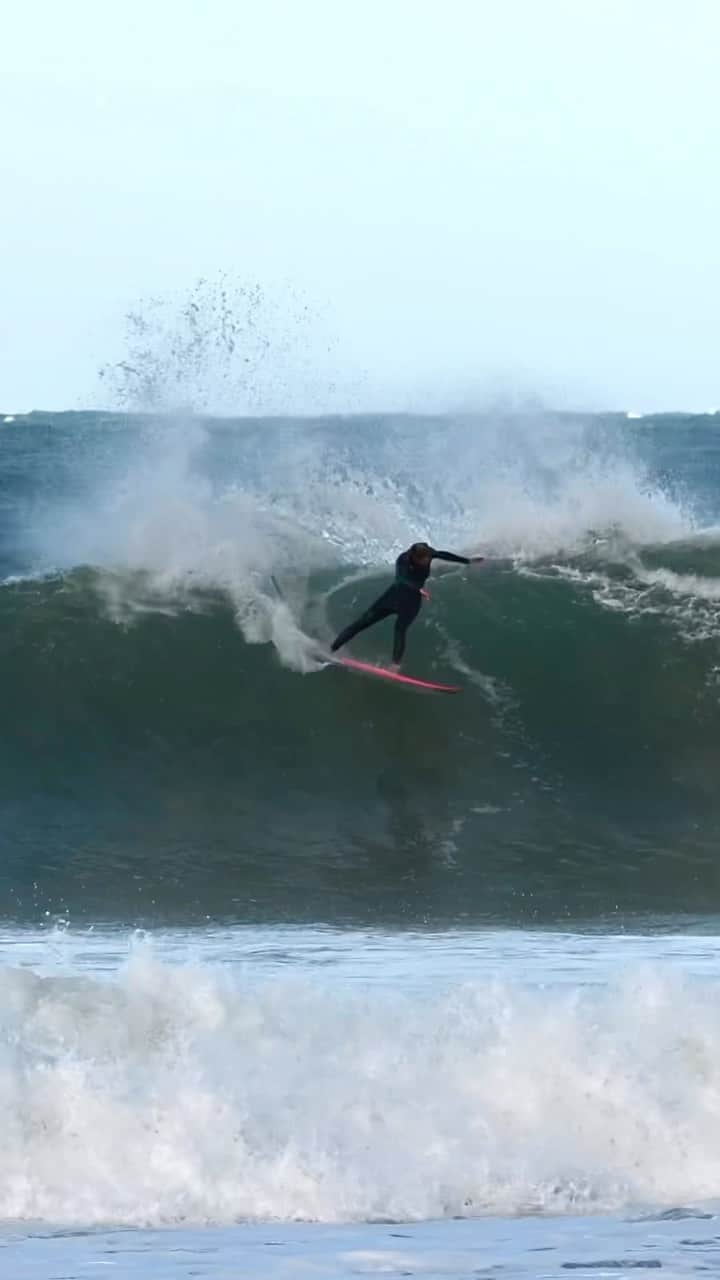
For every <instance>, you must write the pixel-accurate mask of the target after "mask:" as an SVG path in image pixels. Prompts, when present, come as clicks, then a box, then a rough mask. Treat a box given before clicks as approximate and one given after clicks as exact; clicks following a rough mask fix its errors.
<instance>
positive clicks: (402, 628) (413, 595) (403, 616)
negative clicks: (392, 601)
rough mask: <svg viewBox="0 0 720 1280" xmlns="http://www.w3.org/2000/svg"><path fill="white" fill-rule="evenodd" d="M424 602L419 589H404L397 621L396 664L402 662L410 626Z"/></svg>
mask: <svg viewBox="0 0 720 1280" xmlns="http://www.w3.org/2000/svg"><path fill="white" fill-rule="evenodd" d="M421 604H422V596H421V595H420V592H419V591H412V592H410V591H403V593H402V597H401V599H400V601H399V604H398V611H397V615H398V616H397V622H396V623H395V639H394V643H393V656H392V660H393V662H394V664H395V665H396V666H399V665H400V663H401V662H402V657H403V654H404V652H405V635H406V632H407V629H408V627H409V626H410V624H411V623H413V622H414V621H415V619H416V618H417V616H418V614H419V612H420V605H421Z"/></svg>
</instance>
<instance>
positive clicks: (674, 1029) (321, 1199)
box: [0, 413, 720, 1278]
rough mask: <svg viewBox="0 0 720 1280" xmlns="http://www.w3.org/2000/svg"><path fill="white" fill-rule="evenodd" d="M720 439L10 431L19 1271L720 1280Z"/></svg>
mask: <svg viewBox="0 0 720 1280" xmlns="http://www.w3.org/2000/svg"><path fill="white" fill-rule="evenodd" d="M717 424H718V419H717V417H715V416H712V415H710V416H707V417H693V418H688V417H679V416H676V415H663V416H658V417H656V418H645V419H639V420H627V419H626V418H625V417H624V416H623V415H604V416H603V415H586V416H582V415H552V414H540V413H536V414H520V413H505V414H502V413H493V414H484V415H463V416H455V417H449V416H448V417H435V418H429V417H428V418H418V417H411V416H405V417H402V416H400V417H392V418H389V417H382V416H371V415H370V416H365V417H348V418H335V419H273V420H268V419H265V420H260V419H258V420H238V421H233V420H228V419H224V420H210V419H208V420H206V419H202V418H199V417H197V416H190V415H186V416H183V415H180V414H172V415H170V414H164V415H156V416H153V415H139V414H122V415H111V414H101V413H71V414H44V413H34V414H29V415H25V416H15V417H11V415H6V416H5V420H4V421H3V418H2V415H0V708H1V709H2V710H1V712H0V842H1V852H2V858H1V859H0V904H1V905H0V965H1V966H2V983H1V984H0V1090H1V1091H2V1101H3V1107H2V1114H3V1117H4V1123H3V1127H2V1136H1V1137H0V1144H2V1146H1V1149H2V1157H3V1158H2V1160H1V1161H0V1246H1V1248H0V1273H1V1274H3V1275H8V1276H14V1275H16V1274H17V1275H19V1274H23V1275H25V1274H27V1275H30V1276H38V1277H39V1276H43V1277H46V1276H47V1277H50V1276H53V1277H58V1278H59V1277H60V1276H63V1277H68V1278H69V1277H80V1276H87V1275H91V1274H97V1270H98V1267H105V1268H106V1269H107V1270H108V1271H109V1273H110V1274H111V1275H114V1276H124V1275H127V1276H140V1275H142V1276H157V1277H161V1276H162V1277H165V1276H168V1277H184V1276H190V1275H208V1276H230V1275H233V1276H235V1275H249V1276H255V1275H257V1276H268V1277H270V1276H281V1275H282V1276H288V1275H293V1276H294V1275H308V1276H350V1275H374V1274H390V1275H421V1276H453V1277H455V1276H471V1275H472V1276H475V1275H490V1274H494V1273H495V1272H498V1273H500V1272H502V1273H503V1274H505V1275H507V1276H509V1277H513V1276H555V1275H557V1276H564V1275H566V1274H567V1273H568V1272H569V1271H573V1270H575V1271H578V1272H580V1273H581V1274H582V1273H583V1272H587V1273H588V1274H590V1273H592V1274H605V1275H613V1276H620V1275H625V1274H628V1275H629V1274H630V1273H631V1272H634V1271H635V1270H637V1269H660V1268H661V1269H662V1270H663V1271H664V1273H665V1274H666V1275H678V1276H680V1275H690V1274H691V1273H692V1274H694V1273H695V1272H697V1271H700V1270H711V1271H712V1270H716V1269H717V1268H718V1249H719V1244H718V1242H719V1241H720V1227H718V1217H717V1214H718V1206H719V1205H720V1071H719V1069H718V1065H717V1064H718V1057H719V1052H720V1017H719V1016H718V999H717V996H718V982H719V980H720V964H719V963H718V947H719V944H720V880H719V877H718V871H717V865H718V862H717V858H718V855H717V846H718V839H717V837H718V832H719V831H720V799H719V798H718V786H717V779H718V773H719V771H718V764H719V763H720V745H719V744H720V737H719V734H718V730H719V729H720V709H719V707H718V692H719V689H720V683H719V682H720V526H719V524H718V516H719V515H720V446H719V442H718V425H717ZM416 538H427V539H429V540H430V541H431V542H432V543H433V544H434V545H436V546H445V547H448V548H449V549H452V550H462V551H468V552H470V553H481V554H484V555H485V556H486V557H487V559H486V562H485V563H484V564H483V565H482V566H477V567H471V568H462V569H459V570H456V569H448V570H447V571H446V572H442V571H441V570H439V569H436V570H435V571H434V572H433V576H432V579H431V583H430V585H431V587H432V601H431V602H430V603H429V604H428V605H426V606H425V607H424V608H423V611H422V614H421V616H420V618H419V620H418V622H417V623H416V624H415V626H414V627H413V629H412V630H411V632H410V636H409V643H408V653H407V658H406V669H407V671H408V672H409V673H411V674H417V675H421V676H422V675H429V676H434V677H436V678H438V679H445V680H449V681H451V682H452V683H459V684H461V685H462V686H463V692H462V693H461V695H460V696H459V697H457V698H453V699H442V698H432V697H422V696H417V695H414V694H409V693H407V692H404V691H402V690H395V689H392V688H387V687H385V686H384V685H382V684H380V683H375V682H372V681H370V680H367V679H363V678H359V677H356V676H351V675H349V674H348V673H345V672H342V671H339V670H337V669H324V668H323V667H322V664H321V663H320V662H319V661H318V659H317V649H318V642H320V644H321V645H324V644H326V643H327V641H328V640H329V638H330V637H331V636H332V635H333V634H334V631H335V630H337V629H339V627H340V626H342V625H344V624H345V622H346V621H347V620H348V619H349V618H350V617H351V616H352V615H353V613H354V612H355V611H359V610H360V609H361V608H363V607H365V605H366V603H368V602H369V601H370V600H372V598H373V597H374V595H375V594H378V593H379V592H380V591H381V590H382V589H383V587H384V585H385V584H386V582H387V580H388V575H389V573H390V572H391V566H392V560H393V558H394V556H395V555H397V553H398V552H399V551H400V550H401V549H402V548H403V547H405V546H407V545H408V543H409V542H411V541H413V540H414V539H416ZM390 631H391V626H390V624H386V626H384V627H379V628H377V629H375V630H373V631H370V632H368V633H366V634H365V635H364V636H363V637H361V638H359V639H358V640H357V641H356V642H355V644H354V646H353V652H354V653H356V654H357V655H358V656H361V657H366V658H369V659H371V660H380V661H384V660H386V659H387V657H388V650H389V645H390Z"/></svg>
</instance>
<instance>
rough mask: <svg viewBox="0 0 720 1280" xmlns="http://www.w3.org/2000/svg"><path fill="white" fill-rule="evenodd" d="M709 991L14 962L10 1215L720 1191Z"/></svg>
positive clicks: (233, 1213)
mask: <svg viewBox="0 0 720 1280" xmlns="http://www.w3.org/2000/svg"><path fill="white" fill-rule="evenodd" d="M713 992H714V987H713V988H712V990H709V988H708V985H707V983H702V984H697V982H696V983H692V982H688V981H685V982H681V981H679V980H678V979H677V978H675V977H673V975H672V974H671V973H669V972H668V971H667V969H665V971H663V972H662V973H660V972H658V971H657V970H656V969H654V968H653V969H651V968H649V967H648V968H641V969H636V970H634V971H633V972H632V973H629V974H628V975H626V977H625V978H624V979H622V980H620V981H619V982H616V983H614V984H613V985H611V986H610V987H601V988H594V989H589V988H584V989H583V988H579V989H578V988H576V987H572V988H569V989H568V988H561V989H552V988H549V989H542V988H535V989H532V988H528V987H526V986H524V985H521V984H516V983H513V982H500V981H493V980H490V979H488V980H487V981H480V980H479V981H476V982H473V983H469V984H465V985H462V986H457V985H455V986H451V987H449V988H448V989H447V990H445V991H444V992H435V993H430V994H429V993H428V992H427V991H425V992H424V993H423V994H421V995H419V994H418V993H413V992H412V991H408V993H407V994H406V995H405V996H404V997H403V996H399V995H397V994H394V993H392V992H391V991H388V990H384V991H382V990H378V989H377V988H373V989H372V990H370V989H364V988H362V987H357V986H354V987H349V986H347V985H345V986H343V985H338V984H337V983H335V984H328V983H319V982H316V981H315V980H314V979H309V978H306V977H305V978H303V979H302V980H295V981H292V980H287V981H286V980H283V979H282V978H281V977H279V976H274V977H267V976H266V978H265V980H264V981H260V980H259V979H258V977H257V975H256V976H255V978H254V979H253V980H251V979H250V977H249V976H248V975H247V974H246V975H245V976H242V975H240V974H239V973H238V972H237V971H233V970H220V969H217V968H212V967H203V966H202V965H198V964H187V965H176V966H169V965H167V964H163V963H161V962H160V961H159V960H158V959H157V958H153V956H152V955H151V954H144V953H143V952H142V951H141V952H139V953H137V954H135V955H134V956H133V957H132V958H131V959H130V961H129V963H128V964H127V966H126V967H125V968H124V969H122V970H121V972H120V974H119V976H117V977H116V978H115V979H113V980H111V981H99V980H97V979H96V978H93V977H72V976H57V975H55V976H47V977H41V976H39V975H38V974H37V973H33V972H32V971H28V970H21V969H17V968H14V969H12V968H5V970H4V972H3V975H2V983H1V985H0V1021H1V1023H2V1029H3V1036H2V1048H1V1051H0V1105H1V1106H2V1114H3V1125H2V1134H1V1136H0V1151H1V1153H2V1159H1V1160H0V1216H2V1217H3V1218H42V1219H51V1220H53V1221H56V1222H68V1223H79V1222H82V1223H86V1224H87V1223H93V1222H98V1223H99V1222H103V1223H133V1224H141V1223H145V1224H153V1223H158V1224H159V1223H169V1222H176V1221H197V1222H202V1221H217V1222H228V1221H234V1220H238V1219H278V1220H292V1219H314V1220H320V1221H326V1222H329V1221H340V1220H354V1221H361V1220H371V1219H426V1218H437V1217H443V1216H451V1215H457V1214H459V1215H475V1214H483V1213H489V1212H496V1213H517V1212H523V1211H528V1210H530V1211H537V1212H558V1211H569V1212H587V1211H594V1210H602V1209H610V1208H617V1207H621V1206H626V1205H628V1204H638V1203H652V1204H656V1205H662V1204H667V1205H673V1204H678V1203H688V1202H689V1201H692V1200H698V1199H703V1198H710V1197H713V1196H717V1195H718V1193H719V1192H720V1154H719V1153H720V1067H719V1066H718V1062H719V1061H720V1013H719V1012H718V1005H717V1000H716V999H715V998H714V995H713V994H712V993H713Z"/></svg>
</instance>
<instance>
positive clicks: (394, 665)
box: [390, 662, 400, 675]
mask: <svg viewBox="0 0 720 1280" xmlns="http://www.w3.org/2000/svg"><path fill="white" fill-rule="evenodd" d="M390 670H391V671H394V672H395V674H396V675H397V673H398V671H399V670H400V663H399V662H391V663H390Z"/></svg>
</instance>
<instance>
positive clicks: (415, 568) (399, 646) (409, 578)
mask: <svg viewBox="0 0 720 1280" xmlns="http://www.w3.org/2000/svg"><path fill="white" fill-rule="evenodd" d="M483 559H484V556H470V557H468V556H456V555H455V554H454V552H452V551H436V550H435V548H434V547H430V546H428V544H427V542H413V544H412V546H411V547H409V548H408V550H407V551H403V553H402V555H399V556H398V558H397V560H396V561H395V581H394V583H393V584H392V586H391V587H388V589H387V591H384V592H383V594H382V595H381V596H379V597H378V599H377V600H376V601H375V603H374V604H371V605H370V608H369V609H366V610H365V612H364V613H362V614H361V615H360V617H359V618H357V619H356V620H355V622H351V623H350V626H348V627H345V630H344V631H341V632H340V634H339V636H336V637H335V639H334V640H333V642H332V645H331V649H332V652H333V653H335V652H336V651H337V650H338V649H340V648H342V646H343V645H344V644H347V642H348V640H352V638H353V636H356V635H359V634H360V632H361V631H366V630H367V628H368V627H374V626H375V623H376V622H382V620H383V618H389V617H390V615H391V614H393V613H394V614H396V615H397V618H396V621H395V638H394V641H393V655H392V660H393V667H394V668H395V670H397V669H398V667H399V666H400V663H401V661H402V656H403V654H404V652H405V635H406V632H407V629H408V627H409V626H410V624H411V623H412V622H414V621H415V619H416V618H417V616H418V613H419V612H420V606H421V604H422V602H423V599H425V600H429V599H430V596H429V594H428V592H427V591H426V590H425V583H426V581H427V578H428V574H429V573H430V566H431V564H432V561H433V560H448V561H449V562H450V563H451V564H480V563H481V562H482V560H483Z"/></svg>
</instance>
